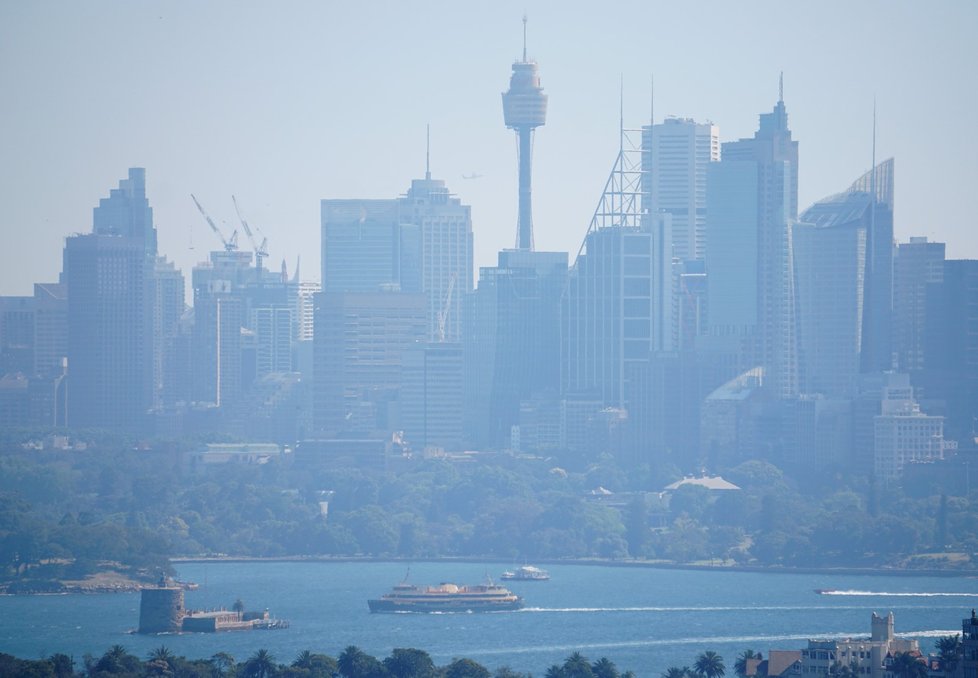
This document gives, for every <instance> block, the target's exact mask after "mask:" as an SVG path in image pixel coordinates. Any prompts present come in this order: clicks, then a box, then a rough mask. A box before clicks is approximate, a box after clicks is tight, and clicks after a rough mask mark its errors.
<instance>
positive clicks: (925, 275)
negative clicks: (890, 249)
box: [893, 237, 944, 373]
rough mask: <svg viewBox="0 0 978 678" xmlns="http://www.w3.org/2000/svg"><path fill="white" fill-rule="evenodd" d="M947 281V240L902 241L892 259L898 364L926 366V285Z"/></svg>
mask: <svg viewBox="0 0 978 678" xmlns="http://www.w3.org/2000/svg"><path fill="white" fill-rule="evenodd" d="M943 281H944V243H942V242H927V238H922V237H919V238H910V242H907V243H900V245H899V246H898V247H897V256H896V259H895V260H894V262H893V344H894V345H893V352H894V354H895V355H896V360H897V368H898V369H899V370H900V371H902V372H910V373H915V372H919V371H920V370H922V369H923V368H924V330H925V325H926V322H927V287H928V285H937V284H940V283H941V282H943Z"/></svg>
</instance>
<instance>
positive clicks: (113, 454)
mask: <svg viewBox="0 0 978 678" xmlns="http://www.w3.org/2000/svg"><path fill="white" fill-rule="evenodd" d="M186 449H187V448H186V446H183V447H181V446H178V445H170V446H154V447H152V448H151V449H139V448H136V447H134V446H133V444H132V442H131V441H124V440H121V439H119V440H115V439H109V440H103V441H101V442H100V443H99V444H96V445H92V446H90V447H89V448H88V449H87V450H84V451H77V450H76V451H46V450H45V451H41V450H33V449H24V448H23V447H22V446H21V445H20V444H19V442H18V441H15V440H10V439H9V438H8V439H7V440H6V441H0V580H5V581H7V582H13V583H14V584H17V582H18V581H19V580H24V579H31V580H33V581H34V582H37V581H41V582H43V581H44V580H61V579H65V578H72V577H77V576H81V575H83V574H85V573H86V572H90V571H92V570H93V569H95V568H97V567H100V566H103V565H100V563H99V562H98V561H117V562H119V563H122V564H123V566H124V567H125V568H128V569H129V570H130V571H133V572H153V575H152V576H153V577H154V578H155V577H158V574H159V569H160V568H161V567H164V566H165V563H166V558H167V557H168V556H172V555H198V554H229V555H237V556H286V555H327V556H329V555H335V556H353V555H365V556H375V557H404V558H425V557H450V556H469V557H491V558H497V559H504V560H512V559H521V560H522V559H534V560H544V559H556V558H587V557H599V558H610V559H623V558H639V559H657V560H666V561H671V562H677V563H689V562H707V563H709V562H713V563H722V562H726V563H740V564H758V565H800V566H808V567H810V566H836V567H838V566H853V567H858V566H879V565H894V566H901V567H958V568H967V567H976V566H978V565H976V556H975V554H978V483H975V485H976V488H975V489H976V492H972V494H971V495H970V496H968V497H965V496H949V495H946V494H942V493H941V491H940V488H939V487H937V486H930V485H927V486H924V485H921V486H910V487H908V488H906V489H902V488H893V489H888V490H887V491H885V492H883V491H879V490H877V489H875V488H873V487H872V486H870V485H868V484H865V483H863V484H860V482H859V479H858V478H853V477H850V476H845V475H839V476H833V477H830V478H822V479H820V478H815V477H813V478H808V479H805V481H804V482H796V481H794V480H792V479H791V478H789V477H787V476H786V475H785V474H784V473H782V471H781V470H779V469H778V468H777V467H775V466H774V465H772V464H770V463H767V462H764V461H748V462H744V463H742V464H739V465H737V466H735V467H732V468H728V469H717V472H720V473H722V474H723V476H724V477H725V478H726V479H727V480H730V481H731V482H733V483H736V484H737V485H738V486H740V487H741V488H743V489H742V490H741V491H726V492H710V491H708V490H706V489H704V488H702V487H695V486H688V485H687V486H683V487H681V488H680V489H679V490H678V491H676V492H673V493H665V494H663V493H661V490H662V488H663V487H665V486H666V485H667V484H668V483H670V482H672V481H673V480H675V479H677V478H679V477H681V474H680V472H679V469H676V468H674V467H670V466H668V465H663V466H659V467H656V468H651V467H649V466H640V467H638V468H632V469H628V470H627V472H626V470H625V469H622V468H620V467H619V466H618V465H617V464H616V462H615V460H614V459H613V458H612V457H610V456H607V455H606V456H602V457H600V458H599V459H596V460H589V461H586V460H580V459H562V458H559V457H557V458H548V459H519V458H514V457H509V456H506V455H497V456H494V457H491V458H489V460H488V461H480V462H475V463H466V464H455V463H451V462H449V461H444V460H437V459H434V460H422V459H416V460H411V461H407V462H405V461H400V462H399V463H398V466H397V468H396V471H395V470H384V469H383V468H359V469H317V468H309V467H303V466H301V465H300V464H298V463H292V462H277V463H276V462H273V463H268V464H264V465H244V464H227V465H223V466H221V467H219V468H218V469H216V470H211V471H209V472H203V473H201V472H194V471H193V470H192V469H191V468H190V466H189V464H188V463H187V456H186V454H185V452H186ZM598 488H604V489H600V490H599V489H598ZM605 490H607V491H610V494H609V493H608V492H606V491H605ZM323 502H328V515H324V513H323V510H322V507H323ZM21 583H23V582H22V581H21ZM31 586H33V584H32V585H31ZM37 589H38V587H37V586H34V588H33V589H31V590H37Z"/></svg>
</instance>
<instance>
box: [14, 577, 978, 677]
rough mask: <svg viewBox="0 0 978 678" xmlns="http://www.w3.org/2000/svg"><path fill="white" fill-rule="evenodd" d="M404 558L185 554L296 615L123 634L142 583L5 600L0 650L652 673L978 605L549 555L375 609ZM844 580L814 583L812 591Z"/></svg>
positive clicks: (951, 618)
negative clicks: (483, 591) (272, 623)
mask: <svg viewBox="0 0 978 678" xmlns="http://www.w3.org/2000/svg"><path fill="white" fill-rule="evenodd" d="M405 569H406V566H405V565H404V564H401V563H207V564H201V563H187V564H183V565H181V566H180V567H179V576H180V578H181V579H186V580H191V581H196V582H199V583H200V584H201V588H200V589H199V590H197V591H189V592H187V595H186V603H187V605H188V606H189V607H195V608H206V607H218V606H221V605H224V606H226V607H230V606H231V604H232V603H233V602H234V600H235V598H237V597H241V598H242V599H243V600H244V601H245V603H246V606H247V608H248V609H262V608H266V607H267V608H268V609H269V610H270V611H271V612H272V613H273V615H274V616H277V617H282V618H285V619H289V620H290V621H291V624H292V626H291V628H290V629H288V630H282V631H251V632H238V633H225V634H216V635H214V634H186V635H167V636H138V635H129V634H127V630H129V629H132V628H134V627H135V626H136V625H137V622H138V611H139V595H138V594H104V595H66V596H24V597H18V596H3V597H0V651H3V652H8V653H11V654H14V655H17V656H20V657H25V658H36V657H41V656H46V655H48V654H51V653H53V652H66V653H69V654H72V655H74V657H75V658H76V659H80V658H81V656H82V655H83V654H84V653H86V652H90V653H92V654H95V655H100V654H101V653H103V652H104V651H105V650H106V649H107V648H109V647H110V646H111V645H114V644H116V643H119V644H121V645H123V646H125V647H126V648H127V649H128V650H129V651H130V652H132V653H134V654H137V655H139V656H145V655H146V654H147V653H148V652H149V651H150V650H152V649H153V648H156V647H159V646H160V645H166V646H167V647H169V648H170V649H171V650H173V651H174V652H175V653H176V654H180V655H184V656H187V657H210V656H212V655H213V654H215V653H216V652H219V651H227V652H230V653H231V654H232V655H233V656H234V657H236V658H237V659H239V660H241V659H244V658H247V657H248V656H250V655H251V654H252V653H254V651H255V650H257V649H258V648H266V649H268V650H269V651H271V653H272V654H273V655H274V656H275V657H276V659H277V660H278V661H280V662H290V661H291V660H292V659H293V658H295V656H296V655H298V654H299V653H300V652H301V651H302V650H305V649H310V650H313V651H320V652H326V653H328V654H332V655H334V656H335V655H337V654H338V653H339V652H340V651H341V650H342V649H343V648H344V647H346V646H347V645H358V646H359V647H361V648H362V649H364V650H365V651H367V652H369V653H371V654H374V655H375V656H377V657H378V658H383V657H384V656H386V655H387V654H389V652H390V650H391V649H392V648H395V647H416V648H421V649H424V650H427V651H428V652H429V653H431V655H432V657H433V658H434V660H435V662H436V663H438V664H445V663H448V662H449V661H451V659H452V658H453V657H470V658H472V659H475V660H477V661H479V662H481V663H483V664H485V665H486V666H489V667H491V668H495V667H498V666H502V665H509V666H511V667H513V668H514V669H518V670H521V671H531V672H532V673H533V674H534V675H542V674H543V673H544V671H545V670H546V668H547V667H548V666H549V665H550V664H553V663H556V662H560V661H562V660H563V659H564V658H565V657H566V656H567V655H569V654H570V653H571V652H573V651H575V650H579V651H581V652H582V653H584V654H585V655H586V656H587V657H589V658H590V659H591V660H592V661H593V660H595V659H597V658H599V657H602V656H606V657H608V658H609V659H611V660H612V661H614V662H615V663H616V664H617V665H618V667H619V668H620V669H623V670H624V669H632V670H633V671H635V672H636V674H637V675H639V676H643V677H644V676H658V675H659V674H660V673H661V672H662V671H663V670H665V669H666V668H667V667H669V666H673V665H679V666H682V665H688V664H692V663H693V661H694V659H695V656H696V655H697V654H698V653H700V652H702V651H704V650H706V649H713V650H716V651H717V652H719V653H720V654H721V655H723V657H724V658H725V660H726V662H727V666H728V667H729V668H730V671H729V672H730V673H732V665H733V662H734V659H735V658H736V655H737V654H739V653H740V652H742V651H743V650H745V649H747V648H751V649H754V650H759V651H761V652H764V653H765V654H766V653H767V651H768V650H769V649H772V648H774V649H797V648H800V647H802V646H804V645H805V641H806V639H808V638H812V637H838V636H857V635H868V633H869V620H870V613H871V612H873V611H877V612H879V613H881V614H885V613H886V612H888V611H890V610H892V611H893V612H894V615H895V617H896V630H897V633H898V634H900V635H908V636H912V637H918V638H921V643H922V645H923V646H924V649H931V648H932V646H933V640H934V638H935V637H936V636H939V635H947V634H949V633H958V632H960V630H961V626H960V625H961V619H963V618H964V617H966V616H968V615H969V614H970V611H971V608H973V607H976V606H978V580H975V579H967V578H936V577H887V576H846V575H834V574H759V573H741V572H702V571H683V570H657V569H641V568H612V567H600V566H585V565H553V566H548V568H547V569H549V570H550V571H551V574H552V575H553V579H552V580H551V581H549V582H511V584H512V586H511V588H512V589H513V590H514V591H517V592H518V593H520V594H522V595H523V596H524V598H525V599H526V603H527V609H525V610H522V611H519V612H501V613H491V614H442V615H405V614H398V615H377V614H370V613H369V612H368V610H367V603H366V601H367V599H368V598H370V597H375V596H377V595H379V594H382V593H384V592H386V591H387V590H388V589H389V588H390V587H391V586H392V585H393V584H395V583H397V582H398V581H400V580H401V579H403V577H404V574H405ZM503 569H504V567H503V566H501V565H499V564H490V565H488V566H487V565H479V564H472V563H417V564H414V565H412V566H411V581H412V582H414V583H417V584H428V583H438V582H441V581H454V582H456V583H478V582H479V581H481V580H482V579H483V577H484V575H485V573H486V572H487V571H488V572H489V574H492V575H498V574H499V573H500V572H501V571H502V570H503ZM816 588H826V589H837V590H840V591H845V592H847V593H846V594H844V595H816V594H815V593H814V592H813V589H816Z"/></svg>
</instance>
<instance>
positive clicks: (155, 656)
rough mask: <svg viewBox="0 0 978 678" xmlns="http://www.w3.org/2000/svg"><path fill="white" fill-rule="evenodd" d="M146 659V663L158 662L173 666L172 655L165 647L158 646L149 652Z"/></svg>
mask: <svg viewBox="0 0 978 678" xmlns="http://www.w3.org/2000/svg"><path fill="white" fill-rule="evenodd" d="M146 659H147V660H148V661H156V660H160V661H164V662H166V663H167V664H169V665H170V666H172V665H173V653H172V652H170V648H168V647H167V646H166V645H160V646H159V647H158V648H156V649H155V650H152V651H150V653H149V654H148V655H147V657H146Z"/></svg>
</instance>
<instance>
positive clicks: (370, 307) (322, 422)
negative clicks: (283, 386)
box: [314, 290, 426, 437]
mask: <svg viewBox="0 0 978 678" xmlns="http://www.w3.org/2000/svg"><path fill="white" fill-rule="evenodd" d="M316 299H317V304H316V332H315V358H314V363H315V368H314V369H315V397H314V402H315V405H314V406H315V425H316V428H317V429H318V430H319V431H320V432H321V433H322V434H324V435H326V436H327V437H335V436H337V435H339V434H341V433H350V432H361V433H363V432H374V431H383V432H385V433H388V434H389V433H390V432H391V431H392V430H394V425H395V424H396V416H395V417H393V419H392V415H395V414H396V413H394V412H392V411H391V410H393V409H396V405H397V402H398V398H399V395H400V393H399V392H400V388H401V385H402V371H403V365H404V362H403V360H404V353H405V352H406V351H408V350H409V349H411V348H412V347H413V346H415V345H416V344H417V343H419V342H421V341H423V340H424V338H425V335H426V323H425V300H424V296H423V295H421V294H408V293H404V292H396V291H393V290H389V291H377V292H333V293H331V292H325V291H324V292H322V293H320V294H318V295H317V296H316Z"/></svg>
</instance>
